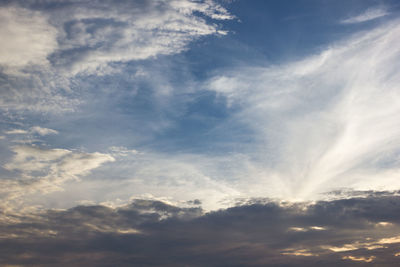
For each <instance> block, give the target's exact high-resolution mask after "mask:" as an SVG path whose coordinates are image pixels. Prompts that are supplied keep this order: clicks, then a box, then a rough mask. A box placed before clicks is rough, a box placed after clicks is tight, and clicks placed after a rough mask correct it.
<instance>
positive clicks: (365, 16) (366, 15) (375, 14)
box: [340, 7, 389, 24]
mask: <svg viewBox="0 0 400 267" xmlns="http://www.w3.org/2000/svg"><path fill="white" fill-rule="evenodd" d="M388 14H389V11H388V9H387V8H385V7H374V8H369V9H367V10H366V11H365V12H363V13H361V14H358V15H356V16H352V17H349V18H347V19H343V20H341V21H340V23H342V24H353V23H361V22H366V21H370V20H374V19H377V18H381V17H384V16H386V15H388Z"/></svg>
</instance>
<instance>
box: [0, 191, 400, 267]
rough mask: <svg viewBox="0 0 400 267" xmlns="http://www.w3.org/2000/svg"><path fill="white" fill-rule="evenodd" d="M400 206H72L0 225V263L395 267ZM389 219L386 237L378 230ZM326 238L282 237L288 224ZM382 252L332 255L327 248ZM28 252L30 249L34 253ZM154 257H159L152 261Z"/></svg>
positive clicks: (376, 202) (373, 202)
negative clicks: (363, 265)
mask: <svg viewBox="0 0 400 267" xmlns="http://www.w3.org/2000/svg"><path fill="white" fill-rule="evenodd" d="M399 206H400V205H399V199H398V197H393V196H386V197H369V198H353V199H348V200H336V201H331V202H317V203H314V204H310V203H297V204H293V203H291V204H288V203H287V204H286V205H281V204H279V203H275V202H268V201H266V202H264V203H259V204H248V205H242V206H236V207H232V208H229V209H223V210H219V211H214V212H210V213H204V212H203V211H202V210H201V208H198V207H188V208H182V207H177V206H173V205H170V204H166V203H164V202H160V201H151V200H140V199H136V200H134V201H133V202H132V203H130V204H128V205H124V206H120V207H116V208H110V207H106V206H99V205H97V206H77V207H74V208H71V209H68V210H48V211H46V212H41V213H31V214H29V213H27V214H24V215H21V214H20V215H14V216H10V215H8V218H14V219H13V220H10V219H6V218H5V217H4V216H3V215H2V216H1V220H0V229H1V233H2V236H1V237H2V238H1V239H0V245H1V246H0V248H1V249H0V255H1V257H0V259H1V260H0V263H2V264H5V263H7V264H22V265H24V264H25V265H29V264H32V263H35V264H37V263H38V262H40V263H41V264H43V265H46V264H47V265H49V264H51V265H58V266H60V265H71V264H73V265H74V266H88V265H91V266H93V265H101V264H105V265H108V264H113V265H118V266H132V265H157V266H180V265H194V266H204V265H207V266H215V265H219V264H220V263H221V262H223V263H224V265H229V266H240V265H242V266H243V265H247V266H249V265H251V266H283V265H284V266H321V264H324V265H328V266H349V264H350V262H352V261H363V262H372V263H374V264H376V265H379V266H394V265H395V264H396V262H397V261H398V258H396V256H395V254H396V253H397V252H398V242H399V241H398V237H397V234H398V232H399V229H400V225H399V224H398V219H399V218H398V216H397V214H400V213H399V210H398V209H399ZM383 220H388V221H390V222H391V223H392V225H391V226H390V227H388V228H384V229H380V228H376V226H375V225H376V224H377V223H378V222H379V221H383ZM315 223H318V224H319V225H322V226H324V227H326V230H325V231H305V232H304V231H300V232H296V231H288V229H289V228H290V227H293V225H298V226H300V227H302V228H310V227H312V226H314V225H315ZM362 242H370V243H377V244H383V245H384V246H381V247H378V246H376V247H375V248H371V249H366V248H364V247H357V248H356V249H354V250H351V251H332V250H330V249H329V248H328V246H337V247H339V246H344V245H345V244H350V243H351V244H359V243H362ZM32 244H36V245H35V246H32ZM155 254H157V257H154V255H155Z"/></svg>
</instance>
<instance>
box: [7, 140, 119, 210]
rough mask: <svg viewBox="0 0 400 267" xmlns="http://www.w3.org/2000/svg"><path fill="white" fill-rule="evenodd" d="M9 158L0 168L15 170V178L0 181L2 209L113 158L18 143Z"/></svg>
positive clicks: (60, 186) (51, 189) (86, 172)
mask: <svg viewBox="0 0 400 267" xmlns="http://www.w3.org/2000/svg"><path fill="white" fill-rule="evenodd" d="M12 150H13V152H14V153H15V155H14V157H13V158H12V160H11V161H10V162H8V163H6V164H5V165H4V166H3V167H4V168H5V169H6V170H9V171H12V172H15V173H16V177H15V178H5V179H2V180H1V185H2V186H1V188H2V189H1V194H2V195H3V196H4V198H3V199H4V200H5V203H3V204H4V205H3V206H5V208H7V209H10V208H14V205H16V204H21V203H24V202H25V201H28V199H23V198H24V197H25V196H26V195H27V194H33V193H42V194H47V193H50V192H54V191H59V190H62V185H63V184H64V183H65V182H66V181H69V180H77V179H79V178H80V177H83V176H85V175H88V174H89V173H90V172H91V171H92V170H94V169H96V168H98V167H99V166H101V165H102V164H104V163H106V162H112V161H114V158H113V157H112V156H110V155H107V154H102V153H98V152H95V153H84V152H75V151H71V150H67V149H47V148H40V147H37V146H28V145H20V146H15V147H13V148H12Z"/></svg>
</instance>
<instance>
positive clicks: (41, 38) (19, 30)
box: [0, 6, 57, 67]
mask: <svg viewBox="0 0 400 267" xmlns="http://www.w3.org/2000/svg"><path fill="white" fill-rule="evenodd" d="M0 24H1V28H0V36H2V41H1V42H0V65H2V66H6V67H24V66H27V65H29V64H40V65H42V64H47V63H48V61H47V56H48V55H49V54H51V53H52V52H53V51H54V50H55V49H56V48H57V41H56V34H57V31H56V29H55V28H54V27H52V26H51V25H49V23H48V22H47V20H46V16H44V15H43V14H41V13H39V12H35V11H31V10H28V9H24V8H20V7H15V6H12V7H0Z"/></svg>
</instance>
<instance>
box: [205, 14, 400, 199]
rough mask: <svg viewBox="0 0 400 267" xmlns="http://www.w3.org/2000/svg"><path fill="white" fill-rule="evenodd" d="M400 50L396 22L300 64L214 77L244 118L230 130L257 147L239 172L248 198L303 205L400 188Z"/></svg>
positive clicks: (212, 85)
mask: <svg viewBox="0 0 400 267" xmlns="http://www.w3.org/2000/svg"><path fill="white" fill-rule="evenodd" d="M399 42H400V24H399V21H392V22H391V23H388V24H385V25H383V26H381V27H379V28H376V29H373V30H371V31H369V32H367V33H363V34H358V35H355V36H353V37H351V38H350V39H348V40H344V41H342V42H341V43H337V44H334V45H332V46H330V47H329V48H327V49H326V50H324V51H322V52H321V53H320V54H318V55H313V56H310V57H308V58H305V59H304V60H301V61H297V62H293V63H290V64H286V65H281V66H269V67H251V66H249V67H240V68H238V69H233V70H232V71H230V72H226V73H225V74H222V75H217V76H215V77H214V78H212V79H210V81H209V83H208V84H207V88H208V89H209V90H213V91H215V92H217V93H218V94H219V95H220V96H222V97H225V98H226V99H227V102H228V104H229V105H230V106H234V107H235V109H234V110H238V111H237V112H236V113H235V115H234V116H233V118H232V119H231V120H229V122H228V123H229V124H232V123H237V124H239V125H242V126H243V125H245V126H246V127H247V128H248V130H249V131H248V132H249V135H250V136H249V138H251V140H253V142H252V143H251V144H249V145H248V147H247V148H246V151H248V152H246V153H247V154H248V161H247V163H246V164H247V167H245V168H244V169H243V170H242V171H240V172H237V177H238V178H237V179H239V181H238V182H237V183H238V185H239V188H241V192H242V193H244V192H247V193H248V194H250V195H253V196H254V195H255V196H270V197H279V198H286V199H292V200H296V199H310V198H311V199H316V198H320V197H321V195H320V194H321V193H323V192H325V191H328V190H332V189H334V188H346V187H348V188H353V189H360V190H362V189H365V188H368V189H373V190H393V189H395V188H397V189H398V188H400V182H399V180H398V179H395V177H398V176H396V175H397V174H398V172H399V164H398V163H399V160H398V156H396V155H398V151H399V149H400V138H399V136H400V117H399V116H398V114H399V112H400V106H399V104H398V103H399V100H400V90H399V84H400V75H398V74H399V73H398V72H399V71H398V70H399V69H400V63H399V62H400V48H399V46H398V45H397V44H398V43H399ZM220 127H221V128H222V129H226V128H227V127H232V126H229V125H225V126H220ZM233 138H234V137H233ZM232 142H235V140H232ZM242 165H245V164H242Z"/></svg>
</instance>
